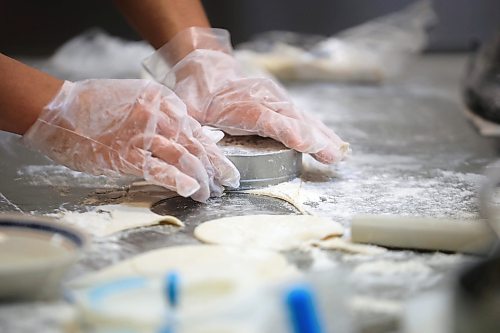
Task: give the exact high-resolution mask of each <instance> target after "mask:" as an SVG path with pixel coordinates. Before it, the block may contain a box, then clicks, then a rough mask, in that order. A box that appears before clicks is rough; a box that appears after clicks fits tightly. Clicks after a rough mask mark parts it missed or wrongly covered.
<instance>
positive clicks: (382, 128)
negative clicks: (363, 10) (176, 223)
mask: <svg viewBox="0 0 500 333" xmlns="http://www.w3.org/2000/svg"><path fill="white" fill-rule="evenodd" d="M465 62H466V57H465V56H463V55H427V56H424V57H421V58H419V59H417V61H415V62H414V63H412V64H411V65H410V66H408V68H407V71H406V73H405V74H404V76H403V77H401V78H399V79H397V80H395V81H393V82H389V83H387V84H385V85H383V86H354V85H336V84H329V83H291V84H287V87H288V89H289V91H290V93H291V96H292V98H293V99H294V100H295V101H296V103H297V104H298V105H299V106H300V107H302V108H304V109H307V110H308V111H310V112H313V113H315V114H317V115H318V117H320V118H322V119H323V120H324V121H325V122H326V124H327V125H328V126H331V127H332V128H333V129H335V131H336V132H337V133H338V134H339V135H340V136H341V137H342V138H344V139H345V140H346V141H348V142H350V143H351V147H352V149H353V155H352V156H351V158H350V159H349V160H348V161H345V162H342V163H340V164H339V165H338V166H336V167H335V169H334V171H333V174H330V175H329V176H327V175H325V174H322V173H321V172H314V171H308V172H306V173H305V174H304V175H303V177H302V180H303V184H302V186H303V188H304V189H305V191H310V192H309V193H310V194H311V195H310V197H311V198H312V199H311V200H309V201H307V200H306V201H305V202H304V205H305V206H306V207H307V208H308V209H309V210H310V211H311V212H313V213H315V214H318V215H321V216H326V217H329V218H331V219H333V220H336V221H339V222H341V223H343V224H345V225H347V226H348V225H349V220H350V217H352V216H353V215H355V214H360V213H362V214H383V213H384V214H385V213H390V214H404V215H416V216H432V217H451V218H466V219H471V218H476V217H477V216H478V204H477V189H478V186H479V184H480V182H481V181H482V179H483V177H482V175H481V174H482V170H483V168H484V167H485V166H486V165H487V164H488V163H490V162H492V161H494V160H495V159H496V158H497V155H498V142H499V141H498V140H496V139H487V138H483V137H481V136H479V135H478V134H477V132H476V130H475V129H474V128H473V127H472V125H471V124H469V123H468V122H467V120H466V119H465V117H464V116H463V114H462V112H461V111H462V108H463V104H462V102H461V98H460V80H461V76H462V74H463V72H464V66H465ZM0 139H1V141H0V142H1V143H2V144H1V145H0V156H1V158H0V170H1V177H0V192H1V195H0V211H15V210H22V211H24V212H30V213H34V214H44V213H52V212H55V211H57V210H58V209H61V208H64V209H69V210H72V209H83V208H84V205H83V204H82V200H83V199H84V198H85V197H86V196H87V195H89V194H90V193H93V192H94V191H95V190H96V188H103V187H104V188H112V187H113V186H115V185H116V184H114V182H113V181H110V180H106V179H105V178H102V177H83V178H81V177H80V178H79V177H76V178H75V177H74V176H73V175H72V174H67V173H65V172H64V171H61V168H59V167H50V161H48V160H47V159H45V158H44V157H42V156H39V155H38V154H35V153H33V152H29V151H27V150H26V149H25V148H23V147H22V146H21V145H20V144H19V143H18V138H17V137H16V136H13V135H9V134H6V133H0ZM34 166H38V167H34ZM44 184H45V185H44ZM242 207H246V208H247V209H246V211H245V212H246V213H249V214H250V213H252V211H255V210H259V212H260V213H266V212H267V213H279V212H282V213H297V212H296V211H295V210H294V209H293V208H292V207H289V206H287V205H286V204H283V203H280V202H271V203H270V204H265V203H262V202H259V201H258V200H256V199H255V198H253V197H241V196H239V197H228V198H225V199H218V198H215V199H211V200H210V201H209V202H208V204H207V205H205V206H197V208H196V212H195V213H193V214H194V215H193V214H191V215H189V214H187V215H186V216H185V222H186V223H187V225H188V228H187V229H186V230H187V231H186V232H184V233H175V231H174V229H173V228H172V227H168V226H161V227H160V226H159V227H152V228H149V229H146V230H144V229H140V230H134V231H131V232H126V233H123V234H122V235H118V236H113V237H110V238H109V239H107V240H101V241H99V242H95V244H93V245H92V246H91V247H90V249H89V251H88V253H87V254H86V257H85V258H84V260H83V261H82V262H81V263H80V264H79V265H78V266H77V267H76V268H75V270H74V271H73V272H72V275H75V274H81V273H82V272H84V271H88V270H92V269H96V268H99V267H103V266H106V265H108V264H110V263H112V262H116V261H118V260H120V259H123V258H126V257H130V256H132V255H134V254H136V253H139V252H143V251H146V250H148V249H152V248H156V247H160V246H164V245H171V244H179V243H189V242H196V241H195V240H194V239H193V238H192V236H191V235H190V234H189V230H192V228H193V227H194V225H195V224H197V223H199V222H200V214H201V215H202V216H203V215H205V216H214V215H217V216H220V215H232V214H236V213H239V214H240V213H241V208H242ZM103 253H106V255H103ZM289 255H290V256H291V258H292V260H293V261H295V262H298V263H299V265H302V267H305V268H307V267H308V265H310V264H311V258H308V255H307V254H297V253H292V254H289ZM328 256H329V258H330V259H331V260H332V262H335V263H337V264H342V265H345V266H346V267H349V268H350V269H353V270H355V269H356V267H359V266H360V265H363V264H366V263H367V262H369V261H370V260H371V259H367V258H365V257H363V256H356V255H346V254H341V253H337V252H331V253H329V254H328ZM470 259H471V258H469V257H465V256H462V255H454V254H451V255H447V254H441V253H422V252H413V251H389V252H388V253H387V254H385V255H383V257H380V258H377V260H379V261H384V262H389V263H402V262H413V263H418V264H419V265H421V267H426V270H424V271H425V274H424V273H423V272H424V271H420V273H422V274H416V273H415V272H413V273H412V272H409V273H408V274H400V275H398V276H389V275H387V276H386V277H385V278H384V279H377V280H373V279H370V276H361V277H360V278H359V281H356V283H355V291H356V293H358V294H360V295H363V296H366V297H369V298H371V299H373V300H376V299H378V300H380V299H386V300H391V301H394V302H404V300H406V299H407V298H408V297H411V296H413V295H416V294H418V293H421V292H422V291H424V290H430V289H435V288H441V287H445V286H447V285H449V284H450V283H451V282H450V280H449V278H450V276H452V274H450V273H453V272H455V271H456V270H457V269H458V268H460V267H461V264H462V263H464V262H467V261H469V260H470ZM472 260H474V259H472ZM382 312H383V311H382ZM2 313H3V314H5V315H2ZM6 314H8V307H3V309H1V310H0V330H2V327H4V328H5V327H14V326H9V325H13V323H12V322H10V324H9V322H8V320H7V319H6V317H7V315H6ZM397 320H398V318H397V316H394V314H391V313H381V312H380V310H376V309H373V311H371V310H370V309H369V308H368V309H364V310H362V311H360V312H359V322H360V323H361V326H362V327H363V328H364V330H365V331H371V332H393V331H397V330H398V324H397ZM2 325H4V326H2Z"/></svg>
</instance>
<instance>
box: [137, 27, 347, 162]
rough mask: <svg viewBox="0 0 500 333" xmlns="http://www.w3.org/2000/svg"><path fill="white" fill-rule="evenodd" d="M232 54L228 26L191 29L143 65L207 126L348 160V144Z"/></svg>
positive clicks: (333, 159) (327, 159) (327, 158)
mask: <svg viewBox="0 0 500 333" xmlns="http://www.w3.org/2000/svg"><path fill="white" fill-rule="evenodd" d="M231 52H232V47H231V43H230V41H229V33H228V32H227V31H226V30H222V29H208V28H196V27H192V28H189V29H186V30H183V31H181V32H180V33H178V34H177V35H176V36H175V37H174V38H173V39H172V40H171V41H169V42H168V43H167V44H165V45H164V46H163V47H162V48H160V49H159V50H158V51H157V52H156V53H154V54H153V55H152V56H151V57H149V58H147V59H146V60H145V61H144V66H145V67H146V69H147V70H148V71H149V72H150V73H151V74H152V75H153V76H154V77H155V79H156V80H157V81H159V82H161V83H163V84H165V85H167V86H169V87H171V88H172V89H173V90H174V91H175V92H176V93H177V95H178V96H179V97H180V98H181V99H182V100H183V101H184V103H185V104H186V105H187V107H188V113H189V114H190V115H191V116H192V117H193V118H195V119H196V120H198V121H199V122H200V123H202V124H204V125H210V126H214V127H217V128H220V129H222V130H223V131H225V132H226V133H229V134H231V135H260V136H263V137H271V138H273V139H275V140H277V141H280V142H282V143H283V144H284V145H285V146H287V147H289V148H293V149H295V150H297V151H300V152H304V153H310V154H311V155H312V156H313V157H314V158H316V159H317V160H318V161H320V162H323V163H326V164H330V163H334V162H337V161H340V160H341V159H343V158H344V156H345V155H346V154H347V152H348V151H349V144H347V143H346V142H344V141H342V140H341V139H340V138H339V137H338V136H337V135H336V134H335V133H334V132H333V131H332V130H331V129H329V128H328V127H326V126H325V125H324V124H323V123H322V122H321V121H319V120H318V119H316V118H314V117H313V116H312V115H310V114H307V113H304V112H301V111H300V110H299V109H297V107H296V106H295V105H294V104H293V103H292V101H291V100H290V98H289V97H288V95H287V93H286V92H285V91H284V89H283V88H282V87H281V86H279V85H278V84H277V83H276V82H274V81H273V80H271V79H267V78H249V77H245V75H244V74H243V73H242V70H241V68H240V66H239V64H238V63H237V61H236V59H235V58H234V57H233V56H232V55H231ZM169 66H171V67H172V68H171V69H170V68H169Z"/></svg>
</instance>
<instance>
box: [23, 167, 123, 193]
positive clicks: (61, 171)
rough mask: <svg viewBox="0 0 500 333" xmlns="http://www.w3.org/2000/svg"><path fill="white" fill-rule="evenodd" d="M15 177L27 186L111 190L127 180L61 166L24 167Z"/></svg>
mask: <svg viewBox="0 0 500 333" xmlns="http://www.w3.org/2000/svg"><path fill="white" fill-rule="evenodd" d="M17 175H18V176H19V177H23V178H24V179H25V180H26V181H27V183H28V184H30V185H34V186H71V187H84V188H113V187H119V186H120V183H126V182H127V179H126V178H123V179H120V180H117V179H113V178H110V177H106V176H94V175H90V174H87V173H83V172H79V171H74V170H71V169H69V168H67V167H65V166H63V165H52V164H49V165H26V166H22V167H21V168H20V169H19V170H18V171H17Z"/></svg>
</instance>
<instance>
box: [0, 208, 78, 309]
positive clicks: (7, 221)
mask: <svg viewBox="0 0 500 333" xmlns="http://www.w3.org/2000/svg"><path fill="white" fill-rule="evenodd" d="M86 244H87V237H86V235H85V234H84V233H83V232H82V231H80V230H78V229H76V228H74V227H71V226H67V225H64V224H62V223H61V222H57V221H55V220H54V219H51V218H47V217H35V216H29V215H22V214H0V300H1V301H9V300H27V299H30V300H32V299H49V298H55V297H58V296H59V295H60V289H61V281H62V279H63V277H64V274H65V273H66V272H67V270H68V269H69V268H70V267H71V266H72V265H73V264H74V263H75V262H76V261H77V260H78V258H79V257H80V255H81V253H82V250H83V248H84V247H85V246H86Z"/></svg>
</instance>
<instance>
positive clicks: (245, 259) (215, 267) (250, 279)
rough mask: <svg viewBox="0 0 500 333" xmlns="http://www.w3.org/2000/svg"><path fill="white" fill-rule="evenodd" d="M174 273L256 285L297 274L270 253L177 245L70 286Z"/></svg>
mask: <svg viewBox="0 0 500 333" xmlns="http://www.w3.org/2000/svg"><path fill="white" fill-rule="evenodd" d="M170 270H175V271H176V272H178V273H179V275H180V276H181V278H182V280H183V281H197V280H198V281H199V280H210V279H213V280H217V279H221V278H223V279H232V280H233V281H234V283H236V284H238V285H241V284H256V283H257V284H258V283H260V282H268V281H276V280H280V279H282V278H286V277H290V276H295V275H297V274H298V271H297V270H296V268H295V267H294V266H291V265H290V264H289V263H288V262H287V260H286V258H285V257H284V256H283V255H281V254H279V253H277V252H274V251H269V250H259V249H252V248H239V247H231V246H218V245H180V246H172V247H166V248H161V249H157V250H153V251H149V252H146V253H143V254H140V255H138V256H135V257H133V258H131V259H128V260H125V261H123V262H120V263H118V264H116V265H114V266H111V267H108V268H105V269H103V270H101V271H98V272H94V273H91V274H89V275H86V276H83V277H80V278H77V279H75V280H73V281H71V282H70V285H71V286H90V285H93V284H96V283H100V282H105V281H109V280H112V279H117V278H123V277H129V276H146V277H158V276H160V277H161V276H164V275H165V274H166V273H167V272H168V271H170Z"/></svg>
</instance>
